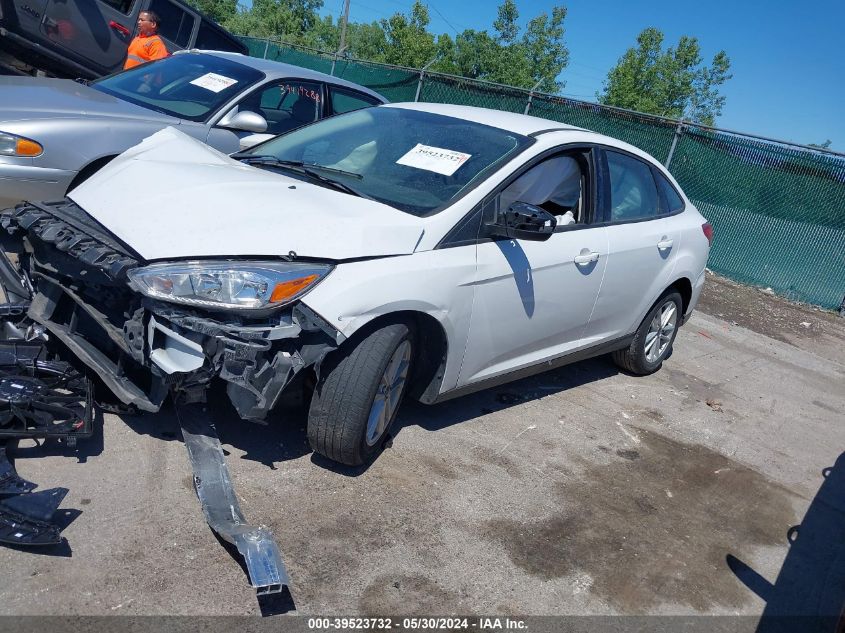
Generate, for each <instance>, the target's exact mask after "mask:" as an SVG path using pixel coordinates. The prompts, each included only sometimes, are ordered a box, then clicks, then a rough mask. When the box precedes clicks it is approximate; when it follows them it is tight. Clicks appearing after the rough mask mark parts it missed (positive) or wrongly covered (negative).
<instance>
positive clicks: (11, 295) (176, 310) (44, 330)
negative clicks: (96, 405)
mask: <svg viewBox="0 0 845 633" xmlns="http://www.w3.org/2000/svg"><path fill="white" fill-rule="evenodd" d="M0 225H1V226H2V228H3V229H5V233H6V234H4V235H3V249H2V251H0V285H2V290H3V291H4V293H5V298H4V300H5V302H6V303H5V304H2V301H0V307H3V306H5V309H6V311H7V312H9V313H10V314H11V313H14V316H15V318H16V320H3V319H2V317H3V316H4V315H2V314H0V324H2V327H3V328H5V330H4V331H3V332H0V335H2V334H6V332H5V331H6V330H8V332H9V333H10V335H11V336H14V337H17V338H16V339H15V341H14V343H13V344H14V345H15V347H14V349H13V350H12V351H13V352H14V354H13V357H14V358H13V359H12V360H13V361H14V362H16V363H17V362H19V357H20V358H24V359H25V360H26V359H29V358H30V357H32V358H33V359H35V360H32V363H30V364H32V365H33V367H36V368H37V369H39V370H44V371H46V370H51V371H54V372H55V371H58V370H59V369H61V368H62V367H66V373H67V374H68V375H73V376H78V377H79V384H80V385H82V386H83V387H85V388H87V391H85V392H84V394H83V395H84V396H85V397H83V398H82V406H83V408H84V414H83V415H82V418H84V420H85V424H86V426H84V428H85V429H86V430H90V421H91V408H92V403H93V396H92V389H91V383H90V382H89V377H90V379H93V380H94V381H96V383H97V384H96V386H95V390H96V395H97V399H98V401H99V402H101V403H103V400H104V399H106V396H108V392H110V393H111V394H113V396H115V397H116V398H117V400H118V401H119V402H118V403H116V404H118V405H120V404H122V405H123V406H124V407H126V408H128V409H129V410H130V411H146V412H156V411H158V410H159V409H160V408H161V406H162V404H163V402H164V401H165V399H166V398H167V396H168V395H171V396H172V397H173V399H174V402H175V403H176V405H177V409H176V411H177V415H179V418H180V422H181V425H182V435H183V438H184V441H185V445H186V447H187V449H188V456H189V459H190V462H191V466H192V469H193V472H194V484H195V487H196V490H197V495H198V497H199V499H200V503H201V504H202V508H203V512H204V514H205V517H206V519H207V521H208V524H209V526H210V527H211V528H212V529H213V530H214V531H215V532H216V533H217V534H218V535H219V536H220V537H221V538H222V539H223V540H225V541H227V542H229V543H231V544H232V545H234V546H235V547H236V548H237V549H238V552H239V553H240V555H241V556H242V557H243V559H244V562H245V566H246V569H247V573H248V575H249V579H250V583H251V584H252V586H253V587H254V588H255V589H256V591H257V592H258V594H271V593H279V592H281V591H282V590H283V588H284V586H285V585H287V584H288V577H287V572H286V570H285V567H284V563H283V562H282V558H281V554H280V552H279V550H278V547H277V546H276V543H275V541H274V539H273V536H272V534H271V533H270V531H269V530H268V529H267V528H265V527H262V526H258V527H254V526H252V525H250V524H249V523H247V522H246V520H245V518H244V516H243V513H242V512H241V510H240V508H239V507H238V502H237V496H236V494H235V491H234V488H233V486H232V483H231V481H230V478H229V473H228V469H227V467H226V464H225V460H224V457H223V456H224V453H223V449H222V447H221V445H220V441H219V439H218V438H217V434H216V431H215V429H214V426H213V424H211V422H210V420H209V419H208V416H207V414H205V413H204V412H203V411H202V408H198V407H197V406H196V403H202V402H205V400H206V393H207V390H208V388H209V387H210V386H211V385H212V384H213V383H214V381H216V380H218V379H219V380H222V381H224V382H225V384H226V390H227V393H228V395H229V398H230V399H231V401H232V403H233V405H234V407H235V409H236V410H237V412H238V414H239V415H240V416H241V417H242V418H244V419H248V420H256V421H261V420H264V419H265V418H266V416H267V414H268V412H269V411H270V410H271V409H272V408H273V407H274V406H275V405H276V404H277V402H278V401H279V399H280V397H281V395H282V393H283V392H284V391H285V389H286V388H289V387H291V386H292V385H297V386H298V387H301V384H299V381H296V380H294V379H295V378H296V377H297V376H299V375H301V374H302V372H303V370H306V369H308V368H312V367H313V368H315V370H316V369H318V368H319V365H320V363H321V362H322V360H323V358H324V357H325V356H326V354H328V353H329V352H330V351H331V350H333V349H335V348H336V347H337V346H338V345H339V344H340V343H341V342H342V341H343V338H344V337H343V336H342V335H341V334H340V333H338V332H337V331H335V330H334V329H333V328H331V327H330V326H329V325H328V323H326V322H325V321H324V320H323V319H322V318H321V317H320V316H319V315H317V314H316V313H314V312H313V311H312V310H310V309H309V308H308V307H306V306H304V305H302V304H298V303H292V304H290V305H287V306H282V307H280V308H277V309H275V310H268V311H263V312H260V313H258V314H260V316H249V317H248V316H244V315H242V314H238V313H233V312H225V311H216V312H215V311H211V310H208V311H205V310H200V309H195V308H193V307H186V306H181V305H176V304H173V303H166V302H163V301H159V300H157V299H153V298H150V297H149V296H145V295H144V294H142V293H140V292H137V291H136V290H134V289H133V286H132V283H131V279H130V275H129V273H130V272H131V271H133V270H136V269H139V268H140V267H142V266H146V265H147V264H148V262H145V261H144V260H143V259H142V258H141V257H140V256H139V255H138V254H137V253H134V252H133V251H132V250H131V249H130V248H128V247H127V246H126V245H124V244H122V243H121V242H120V241H119V240H118V239H116V238H115V237H114V236H113V235H111V234H110V233H109V232H108V231H107V230H105V229H104V228H103V227H102V226H100V225H99V224H98V223H97V222H96V221H95V220H94V219H93V218H91V216H89V215H88V214H87V213H85V211H83V210H82V209H81V208H79V207H78V206H77V205H76V204H75V203H73V202H71V201H69V200H64V201H60V202H54V203H33V204H23V205H19V206H18V207H16V208H14V209H7V210H5V211H2V212H0ZM23 328H26V330H25V331H24V329H23ZM32 338H35V339H38V340H37V343H38V346H36V348H33V349H32V350H30V349H29V347H27V345H28V344H29V340H30V339H32ZM17 339H20V340H19V341H18V340H17ZM4 344H5V343H4V341H3V340H2V336H0V365H2V363H3V362H4V351H5V347H4ZM39 346H40V347H39ZM48 347H49V348H50V353H51V354H53V355H55V354H58V357H59V358H62V359H64V360H62V361H56V362H54V363H53V365H52V366H49V367H48V366H47V365H45V364H44V363H41V365H37V366H36V360H37V354H38V353H40V352H39V350H41V349H43V350H45V353H46V350H47V348H48ZM67 352H70V354H68V353H67ZM6 355H7V356H8V355H9V354H6ZM66 361H71V362H74V363H75V364H76V365H77V366H78V368H79V369H81V370H83V371H84V373H85V374H86V376H87V377H86V376H83V375H82V374H80V373H78V372H76V370H75V369H74V368H73V367H72V366H71V364H70V363H69V362H66ZM76 361H78V362H76ZM57 363H58V364H57ZM15 380H16V382H15V383H14V384H11V383H10V384H9V385H7V384H6V382H8V381H5V382H4V379H3V377H2V375H0V405H2V403H3V402H4V400H3V398H4V394H5V393H6V392H7V391H9V389H11V388H12V387H14V388H15V389H17V390H18V391H21V390H23V391H26V390H29V391H32V392H33V397H32V398H31V400H32V401H33V402H34V403H35V405H36V409H38V407H42V408H43V407H44V406H48V407H52V409H51V411H52V413H53V418H55V419H58V420H59V422H64V421H65V418H67V420H68V421H67V424H73V425H75V426H74V427H73V428H74V429H75V430H77V427H78V426H79V423H78V422H77V417H79V416H76V417H73V416H72V415H71V414H66V415H64V417H62V416H61V415H60V414H64V409H63V408H62V407H65V408H67V407H66V406H65V403H64V402H63V401H62V402H53V403H50V402H48V401H47V396H48V395H49V394H46V393H42V392H40V391H37V389H39V388H40V383H37V382H36V381H34V380H28V379H27V378H26V377H22V378H16V379H15ZM103 386H104V387H106V388H107V391H106V390H103V389H102V387H103ZM7 387H8V388H7ZM29 391H27V393H29ZM77 395H78V394H77ZM10 398H12V400H13V406H12V411H13V413H15V414H16V415H18V417H23V418H25V417H26V416H24V415H23V413H22V406H23V404H22V401H21V398H20V394H18V393H17V392H15V393H14V394H13V395H12V396H10ZM15 398H17V400H15ZM7 399H8V398H7ZM112 400H113V399H112ZM191 404H193V405H194V406H184V407H183V406H182V405H191ZM68 406H69V405H68ZM2 412H3V411H2V406H0V414H2ZM30 417H32V418H33V419H35V420H36V421H41V420H42V419H43V418H44V417H45V416H44V415H43V413H42V414H40V415H39V411H38V410H36V412H35V414H33V415H31V416H30ZM27 419H28V418H27ZM22 424H24V426H25V423H22ZM57 424H58V422H57ZM67 424H66V425H67ZM2 425H3V417H2V415H0V435H2ZM20 426H21V424H18V427H20ZM42 426H43V424H42ZM16 428H17V427H16ZM21 436H26V435H21ZM30 436H31V435H30ZM3 457H4V455H3V454H0V497H2V495H4V493H5V494H15V495H16V496H14V497H12V499H11V500H0V542H7V543H13V542H14V543H19V544H20V543H26V544H31V545H37V544H50V543H56V542H58V540H59V539H60V535H59V530H58V528H57V527H56V526H54V525H52V524H51V523H49V521H47V519H46V517H47V516H48V515H49V513H50V512H53V511H55V508H56V507H57V506H58V503H59V502H60V501H61V498H62V497H63V496H64V494H63V493H64V492H66V491H65V490H64V489H56V490H55V491H48V492H47V493H32V492H31V489H32V487H34V486H33V485H32V484H29V482H27V481H25V480H23V479H20V478H19V477H18V476H17V474H16V473H15V471H14V467H13V466H12V465H11V463H10V462H8V461H7V460H5V459H3ZM53 493H55V494H53Z"/></svg>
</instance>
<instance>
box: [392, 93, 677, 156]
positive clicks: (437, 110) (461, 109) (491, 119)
mask: <svg viewBox="0 0 845 633" xmlns="http://www.w3.org/2000/svg"><path fill="white" fill-rule="evenodd" d="M380 107H389V108H405V109H407V110H418V111H421V112H431V113H432V114H440V115H443V116H450V117H455V118H456V119H463V120H465V121H472V122H473V123H480V124H482V125H489V126H490V127H496V128H499V129H500V130H506V131H508V132H513V133H515V134H522V135H524V136H538V135H540V134H541V133H564V134H565V133H567V132H574V133H579V135H582V134H583V135H587V136H585V137H581V138H580V139H577V140H586V141H589V142H590V143H596V144H599V145H608V146H611V147H616V148H619V149H622V150H625V151H627V152H629V153H631V154H635V155H637V156H640V157H642V158H646V159H648V160H649V161H651V162H652V163H653V164H656V165H659V166H660V167H661V169H662V165H660V161H658V160H657V159H655V158H654V156H651V155H650V154H648V153H647V152H644V151H643V150H641V149H640V148H639V147H636V146H634V145H631V144H630V143H626V142H625V141H622V140H620V139H618V138H614V137H612V136H606V135H604V134H600V133H598V132H593V131H592V130H588V129H586V128H583V127H576V126H574V125H568V124H566V123H561V122H559V121H552V120H550V119H541V118H540V117H536V116H529V115H526V114H517V113H515V112H504V111H502V110H491V109H489V108H477V107H475V106H465V105H452V104H447V103H422V102H408V103H389V104H385V105H384V106H380ZM664 171H665V170H664Z"/></svg>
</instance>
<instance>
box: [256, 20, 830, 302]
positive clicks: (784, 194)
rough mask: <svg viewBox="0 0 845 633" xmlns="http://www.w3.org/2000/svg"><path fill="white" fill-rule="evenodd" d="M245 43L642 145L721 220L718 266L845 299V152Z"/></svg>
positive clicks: (367, 81) (397, 93)
mask: <svg viewBox="0 0 845 633" xmlns="http://www.w3.org/2000/svg"><path fill="white" fill-rule="evenodd" d="M241 39H242V40H243V41H244V43H245V44H246V45H247V46H248V47H249V52H250V55H253V56H255V57H264V58H267V59H274V60H277V61H282V62H286V63H289V64H295V65H297V66H302V67H304V68H310V69H313V70H318V71H321V72H324V73H327V74H332V75H334V76H336V77H341V78H343V79H347V80H349V81H353V82H355V83H358V84H361V85H363V86H367V87H368V88H371V89H372V90H375V91H376V92H379V93H381V94H382V95H384V96H385V97H386V98H387V99H389V100H390V101H394V102H399V101H427V102H436V103H453V104H460V105H472V106H480V107H485V108H493V109H496V110H506V111H509V112H528V113H530V114H532V115H534V116H538V117H543V118H545V119H551V120H553V121H560V122H562V123H567V124H569V125H576V126H578V127H583V128H586V129H589V130H593V131H596V132H600V133H602V134H607V135H608V136H612V137H615V138H618V139H621V140H624V141H626V142H628V143H631V144H632V145H635V146H637V147H639V148H641V149H643V150H645V151H646V152H648V153H649V154H651V155H652V156H654V157H655V158H656V159H658V160H659V161H661V162H662V163H663V164H665V165H666V166H667V167H668V168H669V171H671V172H672V175H673V176H675V178H676V179H677V180H678V182H679V183H680V184H681V187H683V189H684V192H685V193H686V194H687V196H689V198H690V199H691V200H692V201H693V203H694V204H695V205H696V206H697V207H698V208H699V210H700V211H701V212H702V214H704V215H705V216H706V217H707V219H708V220H709V221H710V223H711V224H712V225H713V227H714V229H715V235H716V238H715V241H714V242H713V249H712V251H711V254H710V261H709V264H708V266H709V267H710V268H711V269H712V270H714V271H715V272H717V273H720V274H723V275H725V276H726V277H730V278H731V279H735V280H737V281H741V282H744V283H748V284H753V285H757V286H763V287H769V288H771V289H772V290H774V291H775V292H777V293H778V294H781V295H783V296H785V297H787V298H789V299H793V300H798V301H804V302H808V303H813V304H817V305H820V306H823V307H825V308H838V307H840V306H841V305H842V303H843V301H845V296H844V295H845V155H843V154H839V153H836V152H828V151H825V150H820V149H816V148H810V147H803V146H798V145H794V144H790V143H784V142H780V141H773V140H771V139H765V138H760V137H754V136H750V135H747V134H741V133H738V132H730V131H727V130H719V129H714V128H707V127H700V126H695V125H690V124H687V123H682V122H679V121H674V120H671V119H664V118H661V117H655V116H651V115H647V114H641V113H637V112H630V111H627V110H621V109H618V108H610V107H607V106H602V105H599V104H595V103H588V102H584V101H577V100H574V99H569V98H565V97H559V96H554V95H548V94H542V93H534V92H531V91H528V90H523V89H520V88H514V87H511V86H502V85H499V84H493V83H489V82H484V81H477V80H471V79H466V78H462V77H455V76H451V75H444V74H440V73H433V72H429V71H427V70H424V71H421V70H418V69H413V68H401V67H397V66H389V65H386V64H377V63H374V62H365V61H361V60H353V59H347V58H344V57H338V56H336V55H333V54H331V53H324V52H321V51H317V50H313V49H307V48H303V47H300V46H294V45H291V44H286V43H282V42H277V41H271V40H267V39H258V38H251V37H243V38H241Z"/></svg>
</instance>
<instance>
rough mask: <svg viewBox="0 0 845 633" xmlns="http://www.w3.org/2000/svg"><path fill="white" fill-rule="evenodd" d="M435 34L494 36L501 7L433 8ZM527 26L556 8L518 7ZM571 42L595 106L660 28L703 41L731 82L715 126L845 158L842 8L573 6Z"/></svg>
mask: <svg viewBox="0 0 845 633" xmlns="http://www.w3.org/2000/svg"><path fill="white" fill-rule="evenodd" d="M425 3H426V4H427V5H428V7H429V13H430V14H431V24H430V25H429V30H430V31H431V32H432V33H435V34H438V33H450V34H451V35H452V36H453V37H454V35H455V34H456V32H460V31H462V30H464V29H465V28H474V29H479V30H481V29H487V30H490V31H491V32H492V30H493V28H492V25H493V21H494V20H495V19H496V9H497V7H498V5H499V4H500V3H501V2H500V0H486V1H485V0H459V1H457V2H455V1H454V0H426V2H425ZM516 3H517V7H518V8H519V11H520V20H519V21H520V23H521V24H522V25H523V26H524V25H525V24H526V23H527V22H528V20H530V19H531V18H532V17H534V16H535V15H537V14H539V13H542V12H543V11H546V12H549V11H550V10H551V7H552V6H553V5H554V4H555V3H554V2H549V1H546V0H541V1H538V0H534V1H529V0H516ZM412 4H413V0H364V1H363V2H359V1H358V0H350V15H349V19H350V20H351V21H354V22H371V21H373V20H379V19H381V18H385V17H388V16H390V15H392V14H393V13H396V12H403V13H407V12H408V11H409V10H410V7H411V5H412ZM560 4H564V5H565V6H566V7H567V10H568V14H567V17H566V21H565V23H564V24H565V27H566V35H565V42H566V45H567V47H568V48H569V53H570V63H569V66H568V67H567V68H566V69H565V70H564V72H563V73H562V74H561V76H560V79H562V80H564V81H566V86H565V87H564V89H563V94H564V95H567V96H572V97H575V98H578V99H583V100H586V101H594V100H595V93H596V91H598V90H601V87H602V81H603V80H604V79H605V77H606V76H607V72H608V70H609V69H610V68H611V67H613V66H614V65H615V64H616V62H617V60H618V59H619V57H621V56H622V54H623V53H624V52H625V51H626V50H627V49H628V48H629V47H631V46H633V45H634V44H635V43H636V37H637V34H638V33H639V32H640V31H642V29H644V28H646V27H648V26H655V27H657V28H659V29H660V30H662V31H663V32H664V34H665V35H666V42H667V43H671V44H675V43H677V41H678V39H679V38H680V36H681V35H689V36H693V37H697V38H698V41H699V44H700V45H701V49H702V54H703V57H704V59H705V61H706V62H707V63H708V64H709V63H710V60H712V58H713V55H714V54H715V53H716V52H718V51H719V50H720V49H724V50H725V51H726V52H727V54H728V56H729V57H730V59H731V70H732V72H733V79H731V80H730V81H728V82H727V83H726V84H725V85H724V86H723V87H722V89H721V92H722V94H724V95H725V96H726V97H727V102H726V104H725V107H724V109H723V111H722V116H721V117H720V118H719V119H718V120H717V123H716V124H717V126H718V127H721V128H727V129H731V130H735V131H738V132H746V133H750V134H756V135H760V136H765V137H770V138H775V139H782V140H785V141H792V142H796V143H801V144H808V143H822V142H824V141H825V140H827V139H830V140H831V141H832V145H831V149H834V150H837V151H840V152H845V42H843V40H845V32H843V26H845V0H815V1H806V0H805V1H804V2H785V1H782V0H770V1H769V2H763V1H760V0H733V1H726V0H711V1H710V2H685V1H684V0H675V1H674V2H670V1H666V0H650V1H648V2H643V1H638V0H628V1H625V0H568V1H565V2H560ZM342 9H343V0H326V3H325V6H324V7H323V11H322V13H323V14H331V15H334V16H336V17H337V16H339V15H340V14H341V12H342Z"/></svg>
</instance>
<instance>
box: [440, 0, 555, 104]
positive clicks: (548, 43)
mask: <svg viewBox="0 0 845 633" xmlns="http://www.w3.org/2000/svg"><path fill="white" fill-rule="evenodd" d="M565 17H566V9H565V8H563V7H555V8H554V9H553V10H552V16H551V18H550V17H549V16H548V15H547V14H545V13H544V14H541V15H539V16H537V17H535V18H534V19H532V20H531V21H530V22H529V23H528V28H527V29H526V32H525V33H524V34H523V35H522V37H521V38H520V37H519V26H518V24H517V20H518V18H519V12H518V11H517V8H516V4H515V3H514V2H513V0H505V2H504V3H503V4H502V5H501V6H500V7H499V12H498V18H497V19H496V21H495V22H494V23H493V29H494V30H495V32H496V35H495V36H494V35H491V34H490V33H488V32H487V31H476V30H473V29H467V30H465V31H464V32H463V33H461V34H460V35H458V36H457V37H456V38H455V42H454V45H453V46H451V47H448V48H447V47H445V46H440V50H441V51H442V53H441V59H440V60H439V61H438V63H437V64H436V65H435V66H434V67H433V69H434V70H438V71H440V72H447V73H453V74H457V75H461V76H462V77H469V78H471V79H484V80H486V81H493V82H496V83H501V84H506V85H509V86H517V87H519V88H531V87H533V86H534V85H535V84H536V83H537V82H538V81H540V82H541V84H540V90H544V91H548V92H557V91H558V90H559V89H560V87H561V84H559V83H558V82H557V79H556V78H557V76H558V75H559V74H560V73H561V71H562V70H563V69H564V68H565V67H566V64H567V63H568V61H569V52H568V50H567V49H566V46H565V45H564V43H563V35H564V29H563V20H564V18H565ZM442 39H444V36H441V38H439V39H438V45H440V42H441V40H442ZM448 41H450V42H451V40H448Z"/></svg>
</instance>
